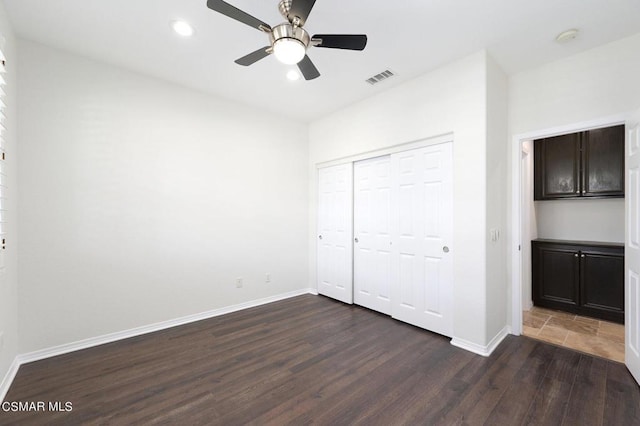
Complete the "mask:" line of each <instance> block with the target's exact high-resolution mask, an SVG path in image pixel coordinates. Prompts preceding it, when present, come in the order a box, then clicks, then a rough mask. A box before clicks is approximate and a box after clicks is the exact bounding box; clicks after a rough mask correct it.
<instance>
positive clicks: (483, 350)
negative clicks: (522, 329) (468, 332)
mask: <svg viewBox="0 0 640 426" xmlns="http://www.w3.org/2000/svg"><path fill="white" fill-rule="evenodd" d="M509 333H510V327H509V326H505V327H504V328H503V329H502V330H500V332H498V334H496V335H495V336H494V337H493V339H491V341H490V342H489V343H488V344H487V345H484V346H483V345H478V344H477V343H473V342H470V341H468V340H464V339H460V338H458V337H454V338H453V339H451V344H452V345H453V346H457V347H459V348H461V349H464V350H467V351H469V352H473V353H474V354H478V355H482V356H489V355H491V354H492V353H493V351H494V350H495V349H496V348H497V347H498V345H499V344H500V343H501V342H502V341H503V340H504V338H505V337H507V335H508V334H509Z"/></svg>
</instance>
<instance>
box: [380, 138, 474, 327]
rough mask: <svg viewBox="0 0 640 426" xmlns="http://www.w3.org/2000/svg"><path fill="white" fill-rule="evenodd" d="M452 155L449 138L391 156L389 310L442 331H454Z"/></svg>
mask: <svg viewBox="0 0 640 426" xmlns="http://www.w3.org/2000/svg"><path fill="white" fill-rule="evenodd" d="M452 156H453V144H452V143H451V142H449V143H445V144H438V145H434V146H430V147H426V148H421V149H416V150H412V151H406V152H402V153H399V154H394V155H392V156H391V166H392V172H391V174H392V176H393V179H394V185H393V191H392V194H393V199H392V203H391V205H392V206H393V210H392V224H393V225H392V234H393V235H394V240H393V245H392V254H393V262H392V282H393V286H392V295H391V300H392V302H391V309H392V316H393V317H394V318H397V319H399V320H401V321H405V322H408V323H410V324H413V325H416V326H418V327H422V328H425V329H427V330H431V331H434V332H436V333H440V334H443V335H445V336H452V334H453V264H452V254H453V253H452V252H453V248H452V247H451V243H452V235H453V229H452V228H453V221H452V190H453V188H452ZM469 213H470V214H473V212H469Z"/></svg>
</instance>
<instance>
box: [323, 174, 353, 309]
mask: <svg viewBox="0 0 640 426" xmlns="http://www.w3.org/2000/svg"><path fill="white" fill-rule="evenodd" d="M352 179H353V169H352V165H351V163H349V164H341V165H339V166H333V167H326V168H322V169H319V170H318V245H317V252H318V263H317V264H318V293H320V294H323V295H325V296H329V297H332V298H334V299H338V300H340V301H342V302H345V303H353V271H352V267H353V263H352V259H353V245H352V242H351V237H352V217H353V180H352Z"/></svg>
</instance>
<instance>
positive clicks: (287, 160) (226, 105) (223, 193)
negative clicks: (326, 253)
mask: <svg viewBox="0 0 640 426" xmlns="http://www.w3.org/2000/svg"><path fill="white" fill-rule="evenodd" d="M19 51H20V61H19V86H18V87H19V111H18V113H19V115H18V127H19V132H20V146H19V154H20V157H19V165H18V167H19V179H20V184H21V191H20V198H19V201H20V206H19V218H20V219H19V230H20V233H21V235H20V247H19V274H20V292H19V308H20V311H19V318H20V335H21V346H20V351H21V352H29V351H33V350H37V349H40V348H46V347H51V346H54V345H59V344H63V343H68V342H73V341H77V340H80V339H84V338H88V337H94V336H99V335H103V334H106V333H111V332H117V331H121V330H126V329H130V328H133V327H138V326H142V325H147V324H151V323H154V322H159V321H163V320H169V319H174V318H178V317H182V316H186V315H189V314H196V313H200V312H204V311H207V310H211V309H215V308H220V307H224V306H229V305H233V304H237V303H241V302H245V301H250V300H255V299H259V298H263V297H268V296H272V295H277V294H282V293H285V292H289V291H294V290H297V289H303V288H306V286H307V282H306V276H307V268H308V264H307V262H308V253H307V245H308V240H307V238H308V236H307V230H308V223H307V221H308V216H307V209H308V197H307V188H308V185H309V184H308V170H307V158H308V144H307V142H308V141H307V138H308V133H307V131H308V127H307V126H306V125H303V124H300V123H295V122H292V121H291V120H289V119H283V118H279V117H277V116H273V115H270V114H266V113H263V112H259V111H257V110H254V109H251V108H248V107H244V106H241V105H239V104H234V103H230V102H228V101H222V100H219V99H216V98H213V97H211V96H207V95H204V94H201V93H198V92H194V91H191V90H188V89H184V88H181V87H179V86H175V85H173V84H169V83H166V82H163V81H160V80H156V79H153V78H149V77H145V76H142V75H138V74H135V73H132V72H128V71H124V70H121V69H118V68H115V67H111V66H107V65H103V64H101V63H97V62H92V61H90V60H87V59H83V58H80V57H76V56H73V55H70V54H67V53H64V52H61V51H57V50H53V49H50V48H47V47H44V46H42V45H38V44H34V43H31V42H26V41H25V42H22V41H21V42H20V43H19ZM266 273H270V274H271V281H272V282H271V283H269V284H267V283H265V274H266ZM236 277H243V278H244V287H243V288H241V289H237V288H236V286H235V279H236Z"/></svg>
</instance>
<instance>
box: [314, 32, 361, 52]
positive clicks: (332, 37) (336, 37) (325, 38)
mask: <svg viewBox="0 0 640 426" xmlns="http://www.w3.org/2000/svg"><path fill="white" fill-rule="evenodd" d="M315 40H320V41H321V42H320V43H319V44H314V46H316V47H328V48H330V49H348V50H364V48H365V46H366V45H367V36H366V35H364V34H316V35H314V36H313V37H312V38H311V41H312V42H313V41H315Z"/></svg>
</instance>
